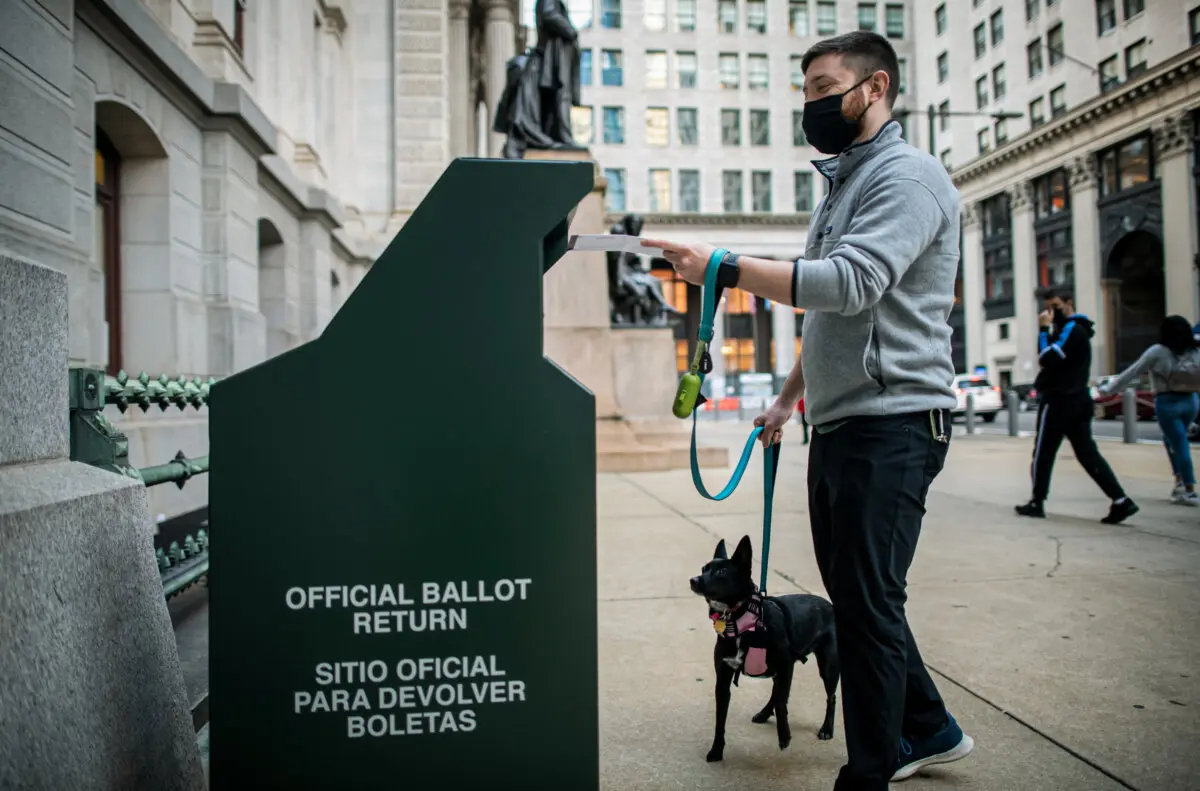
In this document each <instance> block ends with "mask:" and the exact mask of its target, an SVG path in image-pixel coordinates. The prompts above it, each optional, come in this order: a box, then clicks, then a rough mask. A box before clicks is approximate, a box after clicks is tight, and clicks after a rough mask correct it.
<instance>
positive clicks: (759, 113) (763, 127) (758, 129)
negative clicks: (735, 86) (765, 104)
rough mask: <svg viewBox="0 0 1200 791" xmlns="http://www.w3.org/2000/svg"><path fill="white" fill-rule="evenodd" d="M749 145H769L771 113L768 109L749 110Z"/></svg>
mask: <svg viewBox="0 0 1200 791" xmlns="http://www.w3.org/2000/svg"><path fill="white" fill-rule="evenodd" d="M750 145H752V146H769V145H771V113H770V111H768V110H751V111H750Z"/></svg>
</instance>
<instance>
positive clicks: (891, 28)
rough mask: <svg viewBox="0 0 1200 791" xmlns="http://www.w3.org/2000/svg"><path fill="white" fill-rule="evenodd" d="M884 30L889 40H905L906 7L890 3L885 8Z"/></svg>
mask: <svg viewBox="0 0 1200 791" xmlns="http://www.w3.org/2000/svg"><path fill="white" fill-rule="evenodd" d="M883 14H884V17H883V19H884V29H885V32H886V33H887V37H888V38H904V6H902V5H899V4H898V3H888V4H887V5H886V6H884V9H883Z"/></svg>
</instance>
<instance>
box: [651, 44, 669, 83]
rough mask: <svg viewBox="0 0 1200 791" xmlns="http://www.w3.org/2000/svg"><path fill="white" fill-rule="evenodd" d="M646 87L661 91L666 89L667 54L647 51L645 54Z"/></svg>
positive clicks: (658, 51)
mask: <svg viewBox="0 0 1200 791" xmlns="http://www.w3.org/2000/svg"><path fill="white" fill-rule="evenodd" d="M646 87H647V88H650V89H661V88H666V87H667V53H666V52H663V51H662V50H647V52H646Z"/></svg>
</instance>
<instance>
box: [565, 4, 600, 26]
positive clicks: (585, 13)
mask: <svg viewBox="0 0 1200 791" xmlns="http://www.w3.org/2000/svg"><path fill="white" fill-rule="evenodd" d="M594 4H595V0H567V15H568V16H570V18H571V21H572V22H574V23H575V27H577V28H579V29H580V30H584V29H587V28H590V27H591V26H592V7H593V5H594Z"/></svg>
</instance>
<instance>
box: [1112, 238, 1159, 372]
mask: <svg viewBox="0 0 1200 791" xmlns="http://www.w3.org/2000/svg"><path fill="white" fill-rule="evenodd" d="M1104 274H1105V284H1106V288H1107V289H1108V291H1109V299H1108V301H1107V304H1108V306H1109V307H1108V310H1109V315H1108V326H1109V331H1110V332H1111V337H1112V341H1113V343H1112V349H1113V356H1114V364H1115V368H1114V373H1116V372H1120V371H1122V370H1124V369H1125V368H1126V367H1127V366H1129V365H1132V364H1133V363H1134V362H1136V361H1137V359H1138V357H1140V356H1141V354H1142V352H1144V351H1145V350H1146V348H1147V347H1148V346H1150V345H1151V344H1153V343H1155V342H1156V341H1157V340H1158V331H1159V326H1160V325H1161V324H1162V320H1163V318H1164V317H1166V315H1167V299H1166V276H1165V273H1164V270H1163V243H1162V240H1161V239H1160V238H1159V237H1158V236H1156V235H1155V234H1153V233H1151V232H1149V231H1145V230H1135V231H1131V232H1129V233H1127V234H1126V235H1125V236H1122V237H1121V238H1120V239H1119V240H1117V242H1116V244H1114V245H1113V248H1112V252H1111V253H1109V256H1108V261H1107V262H1106V264H1105V270H1104Z"/></svg>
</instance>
